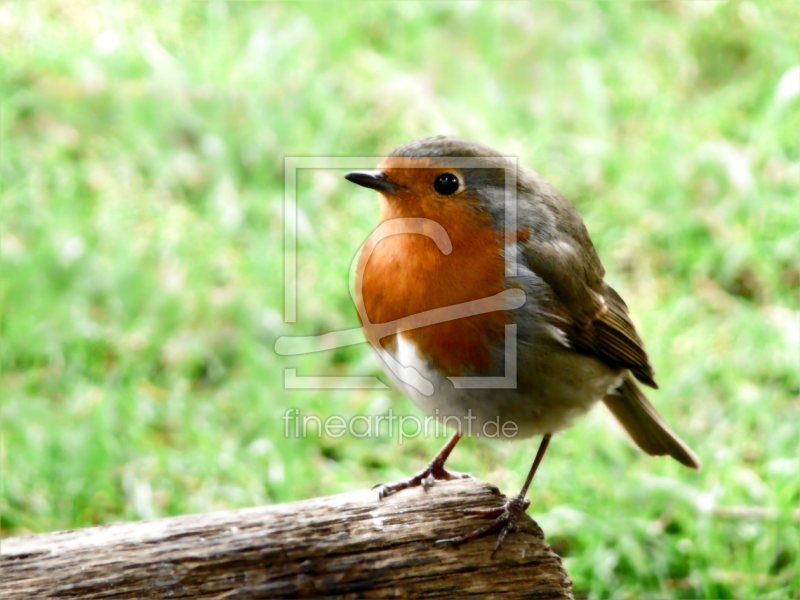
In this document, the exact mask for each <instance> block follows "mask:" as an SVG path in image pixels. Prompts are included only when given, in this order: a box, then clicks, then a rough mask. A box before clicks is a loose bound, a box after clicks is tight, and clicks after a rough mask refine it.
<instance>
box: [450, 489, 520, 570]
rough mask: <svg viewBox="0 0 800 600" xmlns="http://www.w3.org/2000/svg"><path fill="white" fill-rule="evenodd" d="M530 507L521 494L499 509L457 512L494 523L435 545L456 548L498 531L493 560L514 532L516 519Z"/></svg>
mask: <svg viewBox="0 0 800 600" xmlns="http://www.w3.org/2000/svg"><path fill="white" fill-rule="evenodd" d="M530 505H531V501H530V500H528V499H527V498H526V497H525V496H524V495H523V494H517V495H516V496H514V497H513V498H511V499H509V500H506V502H505V503H504V504H503V506H501V507H499V508H490V509H481V508H464V509H461V510H460V511H459V512H461V513H464V514H467V515H478V516H480V517H486V518H491V519H494V522H493V523H490V524H488V525H486V526H484V527H480V528H478V529H476V530H475V531H473V532H472V533H468V534H466V535H459V536H456V537H451V538H446V539H443V540H437V541H436V543H437V544H453V545H456V546H457V545H460V544H464V543H466V542H471V541H472V540H475V539H478V538H479V537H483V536H484V535H488V534H490V533H494V532H495V531H499V532H500V533H499V534H498V536H497V543H496V544H495V545H494V550H492V554H491V558H494V555H495V553H496V552H497V551H498V550H499V549H500V546H502V545H503V542H504V541H505V539H506V536H507V535H508V534H509V533H511V532H512V531H513V530H514V524H515V523H516V522H517V519H519V517H520V516H521V515H522V513H524V512H525V511H526V510H527V509H528V507H529V506H530Z"/></svg>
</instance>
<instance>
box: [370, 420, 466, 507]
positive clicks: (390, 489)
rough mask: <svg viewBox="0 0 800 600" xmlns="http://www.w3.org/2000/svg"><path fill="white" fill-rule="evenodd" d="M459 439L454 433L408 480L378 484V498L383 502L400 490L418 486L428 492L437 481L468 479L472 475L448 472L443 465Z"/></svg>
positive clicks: (457, 433) (459, 434)
mask: <svg viewBox="0 0 800 600" xmlns="http://www.w3.org/2000/svg"><path fill="white" fill-rule="evenodd" d="M460 439H461V433H459V432H456V433H454V434H453V437H451V438H450V441H448V442H447V443H446V444H445V445H444V447H442V449H441V450H439V453H438V454H437V455H436V456H434V457H433V460H432V461H431V462H430V463H429V464H428V466H427V467H426V468H425V469H423V470H422V471H421V472H420V473H417V474H416V475H414V476H413V477H409V478H408V479H404V480H403V481H398V482H396V483H379V484H378V485H376V486H375V487H376V488H380V489H379V490H378V498H379V499H381V500H383V499H384V498H386V496H391V495H392V494H394V493H396V492H399V491H400V490H404V489H406V488H412V487H418V486H420V485H421V486H422V487H423V489H424V490H425V491H428V488H429V487H431V486H432V485H433V484H434V483H435V482H436V480H437V479H444V480H450V479H470V478H471V477H472V475H469V474H467V473H456V472H455V471H448V470H447V469H445V468H444V463H445V461H446V460H447V457H448V456H450V453H451V452H452V451H453V448H455V447H456V444H457V443H458V440H460ZM373 489H375V488H373Z"/></svg>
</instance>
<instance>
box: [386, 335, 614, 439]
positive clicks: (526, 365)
mask: <svg viewBox="0 0 800 600" xmlns="http://www.w3.org/2000/svg"><path fill="white" fill-rule="evenodd" d="M396 339H397V344H396V347H395V349H394V350H393V351H388V350H385V349H382V350H380V351H379V352H378V354H379V357H380V362H381V363H382V366H383V368H384V370H385V371H386V373H387V374H388V375H389V376H390V377H391V378H392V380H393V381H394V382H395V384H396V385H397V386H398V388H399V389H400V390H401V391H402V392H404V393H405V394H406V395H407V396H408V398H409V399H410V400H411V401H412V402H413V403H414V404H415V405H416V406H417V407H418V408H420V410H422V411H423V412H425V413H426V414H428V415H430V416H433V417H436V418H437V419H439V420H441V421H443V422H445V424H446V425H448V426H450V427H453V428H456V427H460V431H461V433H462V434H464V435H473V436H477V437H501V438H507V439H523V438H527V437H531V436H534V435H543V434H545V433H555V432H556V431H560V430H562V429H565V428H567V427H569V426H570V425H571V424H572V422H573V421H574V419H575V418H577V417H579V416H581V415H583V414H584V413H586V412H587V411H588V410H589V409H590V408H591V407H592V405H594V404H595V403H596V402H598V401H599V400H601V399H602V398H603V396H605V395H606V394H607V393H608V392H609V390H613V389H615V388H616V387H617V386H619V384H620V382H621V379H622V377H623V376H624V372H620V371H616V370H612V369H610V368H609V367H607V366H605V365H603V364H602V363H600V362H599V361H598V360H596V359H593V358H591V357H584V356H581V355H577V354H575V353H571V352H570V353H567V352H565V351H563V350H560V349H559V348H557V347H554V346H552V345H551V346H543V345H537V356H530V352H528V354H527V355H525V356H524V357H523V356H520V357H519V359H518V370H517V372H518V373H519V376H518V378H517V385H516V387H514V388H512V389H491V388H480V389H464V388H456V387H455V386H454V384H453V382H452V381H451V380H450V379H449V378H447V377H445V376H443V375H442V374H441V373H439V372H438V371H437V370H436V369H434V368H432V366H431V364H430V363H429V362H428V361H427V360H425V359H424V358H422V356H421V355H420V353H419V351H418V350H417V348H416V346H415V345H414V344H413V342H411V341H410V340H409V339H408V338H406V337H404V336H403V335H402V334H401V335H398V336H397V338H396ZM392 359H394V360H395V361H396V362H397V363H399V364H400V365H402V367H404V368H405V371H402V370H400V369H398V368H397V366H395V368H394V369H392V367H391V366H390V364H389V363H391V361H392ZM395 371H398V372H397V373H395ZM426 383H427V385H426ZM498 432H500V433H498ZM502 434H505V435H502Z"/></svg>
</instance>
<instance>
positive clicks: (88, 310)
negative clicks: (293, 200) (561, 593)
mask: <svg viewBox="0 0 800 600" xmlns="http://www.w3.org/2000/svg"><path fill="white" fill-rule="evenodd" d="M798 22H800V4H798V3H796V2H788V1H787V2H783V3H778V2H774V3H759V4H754V3H749V2H727V3H718V2H661V3H649V2H638V3H627V2H606V3H590V2H571V3H562V2H540V3H536V4H529V3H517V2H497V3H487V4H484V3H476V2H450V3H437V2H428V3H425V4H422V3H415V2H400V3H390V2H368V3H361V4H357V3H349V4H344V3H341V4H340V3H299V4H295V3H270V4H260V3H244V2H242V3H229V4H225V3H219V2H210V3H205V2H178V1H170V2H162V3H156V2H149V1H145V2H88V1H86V2H83V1H77V0H76V1H74V2H69V1H61V2H56V1H50V2H47V1H39V0H36V1H30V2H2V3H0V39H2V42H1V43H0V44H1V46H0V47H1V48H2V51H0V70H1V71H2V109H1V111H0V128H1V129H0V136H2V139H1V140H0V141H1V145H0V153H1V154H0V174H1V179H0V182H1V183H0V185H2V205H1V206H0V211H1V213H0V227H1V229H0V243H1V244H2V245H1V246H0V260H1V261H2V263H1V264H0V268H1V270H0V276H1V277H2V282H1V283H0V286H1V287H0V306H1V307H2V321H1V322H0V332H1V334H2V345H1V346H0V368H1V369H2V372H1V375H0V377H2V379H1V380H0V385H2V409H1V410H2V412H1V413H0V416H1V417H2V421H1V424H0V427H1V428H2V429H1V431H2V445H0V453H1V454H0V461H1V462H0V465H1V466H2V495H0V527H1V530H0V531H2V535H3V536H4V537H8V536H13V535H23V534H27V533H31V532H43V531H51V530H57V529H66V528H72V527H83V526H88V525H94V524H99V523H108V522H112V521H119V520H134V519H142V518H153V517H161V516H166V515H178V514H185V513H191V512H197V511H209V510H219V509H229V508H235V507H243V506H252V505H257V504H265V503H271V502H286V501H290V500H297V499H302V498H309V497H312V496H317V495H322V494H333V493H337V492H342V491H345V490H354V489H361V488H365V487H368V486H371V485H373V484H375V483H377V482H380V481H387V480H394V479H398V478H400V477H402V476H404V475H407V474H411V473H412V472H414V471H416V470H419V469H420V468H422V467H423V466H424V465H425V464H426V462H427V460H428V459H429V458H430V457H431V456H432V454H433V453H434V452H435V450H436V449H437V447H438V446H439V445H440V444H441V439H422V438H415V439H411V440H406V441H405V443H403V444H402V445H400V444H399V440H398V439H397V438H396V437H395V438H389V437H387V436H376V437H370V438H365V439H357V438H356V437H354V436H352V435H349V434H348V435H345V436H342V437H340V438H336V439H334V438H330V437H322V438H320V439H318V438H317V437H316V436H311V437H308V438H305V439H296V438H293V437H289V438H286V437H285V436H284V432H283V421H282V420H281V416H282V415H283V414H284V413H285V411H286V410H287V409H288V408H298V409H299V410H300V411H301V413H302V414H316V415H319V416H321V417H323V418H324V417H326V416H329V415H332V414H340V415H343V416H345V417H351V416H354V415H357V414H365V415H379V414H386V413H387V412H388V410H389V408H390V407H391V408H392V409H393V410H394V412H395V413H396V414H412V415H419V414H420V413H419V412H418V411H417V410H416V408H414V407H413V406H412V405H411V403H410V402H409V401H408V400H406V399H405V398H404V397H402V396H401V395H400V394H399V393H397V392H396V391H395V390H384V391H370V390H354V391H324V390H320V391H313V390H312V391H302V390H286V389H284V387H283V369H284V368H286V367H289V368H296V369H298V374H299V375H380V373H379V370H378V368H377V366H376V364H375V363H374V361H373V360H372V358H371V355H370V352H369V350H368V348H367V347H366V346H365V345H363V344H362V345H358V346H353V347H348V348H343V349H340V350H337V351H333V352H322V353H316V354H312V355H307V356H303V357H280V356H277V355H276V353H275V351H274V349H273V346H274V343H275V340H276V339H277V337H278V336H280V335H298V334H314V333H321V332H325V331H331V330H335V329H342V328H348V327H354V326H357V319H356V315H355V310H354V308H353V306H352V301H351V299H350V293H349V287H348V281H347V272H348V269H349V265H350V261H351V260H352V258H353V256H354V254H355V252H356V251H357V249H358V247H359V245H360V244H361V242H363V240H364V239H365V238H366V237H367V235H368V234H369V232H370V231H371V228H372V227H373V226H374V224H375V222H376V219H377V202H376V198H375V197H374V194H373V193H371V192H369V191H367V190H362V189H360V188H356V187H354V186H352V185H351V184H348V183H347V182H345V181H343V180H342V178H341V175H342V172H340V171H335V170H314V171H303V172H302V173H301V176H300V179H299V188H298V192H299V193H298V205H299V214H300V241H299V258H298V265H299V273H300V285H299V301H298V322H297V324H295V325H286V324H285V323H284V322H283V281H282V280H283V157H284V156H305V155H311V156H348V155H349V156H362V155H368V156H369V155H381V154H386V153H387V152H389V151H390V150H391V149H392V148H394V147H395V146H397V145H399V144H402V143H405V142H407V141H410V140H412V139H415V138H418V137H422V136H426V135H432V134H438V133H453V134H459V135H462V136H464V137H468V138H473V139H477V140H480V141H483V142H485V143H488V144H490V145H492V146H494V147H496V148H498V149H500V150H502V151H503V152H506V153H509V154H515V155H518V156H519V158H520V161H521V162H522V163H523V164H526V165H529V166H532V167H534V168H535V169H536V170H538V171H539V172H540V173H541V174H542V175H544V176H545V177H546V178H547V179H549V180H550V181H551V182H552V183H554V184H555V185H556V186H557V187H558V188H560V189H561V190H562V191H563V192H564V193H565V194H566V195H567V196H568V197H570V198H571V199H572V200H573V201H574V202H575V204H576V205H577V206H578V208H579V210H580V211H581V213H582V215H583V217H584V219H585V221H586V224H587V226H588V228H589V231H590V232H591V234H592V237H593V239H594V242H595V244H596V246H597V248H598V250H599V252H600V255H601V257H602V258H603V260H604V263H605V266H606V269H607V271H608V281H609V282H610V283H611V284H612V285H613V286H614V287H615V288H617V289H618V290H619V291H620V293H621V294H622V295H623V296H624V297H625V298H626V300H627V301H628V304H629V305H630V307H631V309H632V312H633V314H634V317H635V319H636V322H637V324H638V325H639V326H640V328H641V332H642V336H643V338H644V339H645V341H646V342H647V348H648V351H649V353H650V356H651V359H652V362H653V364H654V366H655V368H656V371H657V373H658V378H659V382H660V384H661V390H659V391H658V392H653V393H651V399H652V400H653V402H654V403H655V404H656V406H657V407H658V408H659V410H660V411H661V412H662V413H663V414H664V416H665V418H666V419H667V420H668V421H669V422H670V423H671V424H672V425H673V427H674V428H675V429H676V431H678V432H679V433H680V434H681V436H682V437H684V439H686V440H687V442H688V443H689V444H690V445H691V446H692V447H693V448H694V449H695V450H696V451H697V453H698V454H699V455H700V456H701V457H702V459H703V461H704V462H705V470H703V471H702V472H700V473H695V472H691V471H689V470H687V469H685V468H683V467H681V466H680V465H678V464H677V463H676V462H674V461H670V460H667V459H654V458H650V457H647V456H645V455H644V454H643V453H642V452H640V451H638V450H637V449H635V448H634V447H633V446H632V444H631V443H630V442H629V441H627V439H626V438H625V437H624V435H623V434H622V433H621V431H620V429H619V428H618V427H617V426H616V425H615V424H614V423H613V420H612V418H611V416H610V415H609V414H608V413H607V411H605V410H604V409H602V408H600V409H598V410H595V411H593V412H592V413H591V414H590V415H589V417H588V418H586V419H584V420H582V421H581V422H580V423H579V424H577V425H576V426H575V427H574V428H573V429H571V430H570V431H568V432H566V433H563V434H561V435H559V436H557V437H556V438H555V440H554V443H553V444H552V446H551V450H550V451H549V453H548V456H547V458H546V460H545V462H544V464H543V466H542V468H541V469H540V471H539V473H538V475H537V478H536V481H535V482H534V485H533V489H532V491H531V493H530V495H529V497H530V498H531V500H532V504H531V508H530V509H529V513H530V514H531V515H532V516H533V517H534V518H535V519H537V520H538V521H539V523H540V524H541V525H542V526H543V528H544V530H545V531H546V533H547V535H548V540H549V541H550V542H551V543H552V544H553V546H554V547H555V548H556V550H557V551H558V552H559V553H561V555H562V556H563V557H564V559H565V564H566V567H567V570H568V572H569V574H570V576H571V577H572V579H573V580H574V583H575V590H576V593H577V594H579V595H581V596H584V597H586V596H588V597H591V598H601V597H614V598H623V597H629V598H656V597H657V598H664V597H676V598H681V597H685V598H697V597H708V598H712V597H713V598H730V597H740V598H744V597H755V596H763V597H771V598H785V597H800V596H798V595H799V594H800V522H799V521H798V520H797V517H796V513H795V517H794V518H793V516H792V514H793V511H796V510H797V507H798V505H800V476H799V475H798V472H800V459H798V456H800V452H799V450H800V448H799V444H800V443H799V442H798V439H799V438H800V426H799V425H798V423H800V402H798V396H800V374H799V373H798V370H799V369H800V350H799V349H798V345H799V344H800V312H798V309H799V308H800V307H799V303H798V286H799V285H800V260H799V259H798V257H800V228H799V227H798V218H799V217H800V212H799V211H800V208H799V207H798V198H797V196H798V188H799V187H800V168H799V167H798V161H799V160H800V142H799V141H798V135H797V132H798V130H800V116H799V111H798V108H800V101H798V95H797V93H796V92H797V80H798V79H800V72H799V71H797V65H799V64H800V44H799V43H798V37H799V36H798V29H797V23H798ZM793 28H794V29H793ZM792 68H795V69H796V70H795V71H793V72H792V71H790V69H792ZM792 73H793V76H794V84H793V81H792ZM793 85H794V87H793ZM793 90H794V91H793ZM381 376H382V375H381ZM536 444H537V441H536V440H530V441H527V442H521V443H515V444H507V443H500V442H494V443H493V442H490V441H485V440H467V441H466V442H464V443H463V444H462V445H460V446H459V448H458V449H457V450H456V452H455V454H454V455H453V457H452V462H451V466H452V467H453V468H455V469H458V470H467V471H470V472H472V473H473V474H475V475H476V476H477V477H478V478H480V479H482V480H487V481H491V482H492V483H494V484H496V485H498V486H500V488H501V489H502V490H503V491H504V492H506V493H507V494H510V493H514V492H516V491H517V489H518V487H519V486H520V485H521V483H522V481H523V479H524V477H525V474H526V472H527V469H528V466H529V464H530V461H531V459H532V457H533V455H534V453H535V448H536ZM730 507H747V510H744V509H740V508H736V509H735V510H732V509H731V508H730Z"/></svg>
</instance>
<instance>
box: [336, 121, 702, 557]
mask: <svg viewBox="0 0 800 600" xmlns="http://www.w3.org/2000/svg"><path fill="white" fill-rule="evenodd" d="M345 178H346V179H347V180H348V181H350V182H352V183H355V184H357V185H359V186H362V187H364V188H369V189H371V190H375V191H377V193H378V196H379V200H380V222H379V224H378V226H377V227H376V230H375V232H374V234H373V236H370V238H369V239H368V240H367V242H365V244H364V245H363V247H362V249H361V251H360V254H359V257H358V262H357V267H356V277H355V288H356V289H355V296H354V298H355V302H356V305H357V308H358V311H359V317H360V319H361V321H362V325H363V326H364V330H365V334H366V336H367V338H368V340H369V341H370V343H371V344H372V346H373V349H374V350H375V352H376V354H377V356H378V359H379V362H380V363H381V366H382V367H383V368H384V370H385V371H386V373H387V375H388V376H389V377H390V379H392V380H393V381H394V383H395V384H396V385H397V387H398V388H399V389H400V390H401V391H402V392H404V393H405V394H406V395H407V396H408V398H409V399H410V400H411V401H412V402H413V403H414V404H415V405H416V406H417V407H418V408H420V409H421V410H422V411H423V412H425V413H426V414H428V415H435V416H436V418H438V419H440V420H443V421H445V422H446V424H448V425H451V426H453V423H457V424H458V425H459V426H458V427H455V429H456V431H455V433H454V434H453V435H452V437H451V438H450V439H449V441H448V442H447V443H446V444H445V445H444V447H443V448H442V449H441V450H440V451H439V453H438V454H437V455H436V456H435V457H434V458H433V459H432V460H431V462H430V463H429V465H428V466H427V467H426V468H425V469H423V470H422V471H421V472H420V473H417V474H416V475H414V476H413V477H409V478H408V479H405V480H402V481H399V482H395V483H386V484H380V485H379V486H376V487H379V490H378V495H379V498H380V499H381V500H382V499H384V498H386V497H387V496H389V495H392V494H396V493H398V492H400V491H402V490H404V489H408V488H411V487H417V486H422V487H424V488H425V490H427V489H428V487H429V486H430V485H433V484H434V483H435V482H436V481H438V480H452V479H461V478H467V477H471V476H470V475H467V474H463V473H455V472H452V471H449V470H447V469H446V468H445V462H446V460H447V459H448V457H449V455H450V454H451V452H452V451H453V449H454V448H455V446H456V444H457V443H458V441H459V440H460V439H461V438H462V437H463V436H464V435H467V434H472V435H474V434H475V433H476V432H477V433H478V435H480V432H481V431H482V429H481V428H482V427H483V428H485V427H486V426H487V424H488V423H498V424H501V425H506V424H509V423H511V424H513V428H510V429H509V430H508V432H506V430H505V429H503V432H504V433H508V435H506V436H505V437H507V438H508V439H511V438H513V439H527V438H530V437H534V436H542V440H541V443H540V445H539V448H538V451H537V453H536V456H535V458H534V461H533V463H532V466H531V468H530V471H529V472H528V475H527V478H526V480H525V483H524V485H523V487H522V489H521V490H520V492H519V493H518V494H516V495H514V496H512V497H510V498H509V499H507V500H506V501H505V502H504V503H503V505H502V506H501V507H500V508H492V509H485V510H484V509H470V510H464V511H463V512H466V513H471V514H476V515H478V516H480V517H485V518H488V519H490V520H489V522H488V524H486V525H485V526H483V527H480V528H478V529H476V530H475V531H473V532H472V533H470V534H467V535H462V536H455V537H451V538H447V539H443V540H439V541H438V542H439V543H452V544H462V543H465V542H467V541H470V540H473V539H476V538H478V537H481V536H484V535H489V534H492V533H497V541H496V544H495V547H494V550H493V552H492V556H494V554H495V553H496V552H497V551H498V549H499V548H500V547H501V545H502V544H503V541H504V540H505V539H506V536H507V535H508V534H509V533H510V532H512V531H513V529H514V524H515V522H516V521H517V520H518V518H519V517H520V516H521V515H522V514H523V513H524V512H525V510H527V508H528V507H529V506H530V500H529V499H528V498H527V493H528V489H529V487H530V485H531V482H532V481H533V478H534V475H535V473H536V471H537V469H538V467H539V464H540V463H541V461H542V458H543V456H544V454H545V451H546V450H547V448H548V445H549V443H550V441H551V438H552V436H553V435H554V434H555V433H557V432H559V431H562V430H564V429H566V428H568V427H570V426H571V425H572V424H573V423H574V421H575V420H576V419H577V418H578V417H580V416H581V415H583V414H585V413H586V412H588V411H589V409H591V408H592V406H593V405H595V404H597V403H599V402H603V403H604V404H605V406H606V407H607V408H608V409H609V410H610V411H611V413H612V414H613V415H614V417H616V419H617V420H618V421H619V422H620V424H621V425H622V427H623V428H624V429H625V430H626V431H627V433H628V434H629V435H630V437H631V438H632V440H633V442H634V443H635V444H636V445H637V446H638V447H639V448H641V449H642V450H643V451H644V452H646V453H647V454H649V455H652V456H665V455H666V456H671V457H672V458H674V459H675V460H677V461H678V462H680V463H681V464H683V465H685V466H687V467H690V468H693V469H698V470H699V469H700V468H701V467H702V464H701V461H700V459H699V458H698V456H697V455H696V454H695V453H694V452H693V451H692V449H691V448H690V447H689V446H688V445H687V444H686V443H685V442H683V441H682V440H681V439H680V438H679V437H678V436H677V435H676V434H675V433H674V432H673V431H672V430H671V429H670V428H669V426H668V425H667V424H666V422H665V421H664V419H663V418H662V417H661V416H660V415H659V413H658V412H657V411H656V409H655V407H654V406H653V405H652V404H651V403H650V401H649V400H648V399H647V397H646V396H645V394H644V393H643V391H642V389H641V387H640V384H642V385H645V386H649V387H651V388H654V389H656V388H657V387H658V386H657V384H656V381H655V372H654V369H653V367H652V366H651V364H650V361H649V358H648V355H647V353H646V352H645V349H644V343H643V342H642V339H641V337H640V335H639V333H638V332H637V330H636V327H635V326H634V324H633V321H632V320H631V317H630V314H629V310H628V307H627V305H626V304H625V301H624V300H623V299H622V297H621V296H620V295H619V294H618V293H617V292H616V291H615V290H614V289H613V288H612V287H611V286H609V285H608V284H607V283H605V281H604V275H605V270H604V268H603V265H602V263H601V261H600V258H599V256H598V253H597V251H596V250H595V247H594V245H593V243H592V241H591V239H590V237H589V233H588V231H587V229H586V226H585V225H584V222H583V220H582V218H581V216H580V214H579V213H578V211H577V209H576V208H575V207H574V206H573V205H572V203H571V202H570V201H569V200H568V199H567V198H566V197H564V196H563V195H562V194H561V193H560V192H559V191H558V190H557V189H556V188H555V187H554V186H552V185H551V184H550V183H548V182H547V181H546V180H545V179H544V178H543V177H542V176H540V175H539V174H538V173H537V172H535V171H534V170H532V169H530V168H527V167H524V166H522V165H519V164H518V161H517V160H516V159H515V158H514V157H512V156H508V155H504V154H501V153H500V152H499V151H497V150H495V149H493V148H491V147H489V146H487V145H484V144H482V143H479V142H475V141H471V140H467V139H463V138H459V137H455V136H442V135H439V136H433V137H427V138H423V139H419V140H416V141H412V142H410V143H406V144H404V145H402V146H399V147H398V148H396V149H395V150H393V151H392V152H391V153H390V154H389V155H388V156H387V157H386V158H384V159H383V160H382V161H381V162H380V163H379V164H378V166H377V169H375V170H371V171H353V172H349V173H347V174H346V175H345ZM509 182H510V183H509ZM509 198H510V199H511V203H509ZM509 207H511V209H512V210H511V211H509ZM379 230H380V232H382V233H381V234H380V235H375V234H378V233H380V232H379ZM512 334H513V335H512ZM509 336H511V338H510V337H509ZM509 339H511V342H512V343H511V345H510V346H509ZM509 350H510V352H509ZM514 362H515V364H513V363H514ZM506 363H512V364H506ZM509 369H510V370H509ZM509 373H511V374H512V375H513V376H514V377H512V379H513V381H511V384H510V385H509V384H508V374H509ZM465 382H466V383H465ZM498 382H500V383H499V384H498ZM470 383H471V384H472V385H470ZM465 420H467V424H468V425H469V426H470V427H471V429H472V431H471V432H469V433H468V432H465V430H464V427H462V425H463V424H464V421H465ZM512 434H513V435H512Z"/></svg>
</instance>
